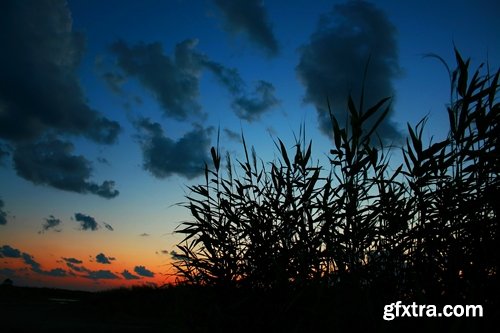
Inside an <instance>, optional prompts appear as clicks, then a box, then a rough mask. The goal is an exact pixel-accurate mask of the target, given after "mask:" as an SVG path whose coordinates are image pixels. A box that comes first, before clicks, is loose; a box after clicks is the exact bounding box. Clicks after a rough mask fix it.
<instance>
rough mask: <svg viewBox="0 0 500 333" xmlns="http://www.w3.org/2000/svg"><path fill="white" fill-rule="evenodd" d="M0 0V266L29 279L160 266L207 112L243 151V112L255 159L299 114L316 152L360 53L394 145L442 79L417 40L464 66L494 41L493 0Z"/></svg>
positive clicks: (209, 133) (433, 118) (98, 283)
mask: <svg viewBox="0 0 500 333" xmlns="http://www.w3.org/2000/svg"><path fill="white" fill-rule="evenodd" d="M0 9H1V10H0V13H1V14H0V16H1V19H0V22H2V23H0V43H2V44H4V46H5V48H4V50H7V51H6V52H3V55H0V72H1V73H2V74H0V158H1V160H0V162H1V166H0V184H2V185H1V187H0V200H1V201H0V249H3V250H2V251H0V279H3V278H7V277H9V278H12V279H13V280H14V281H18V282H19V283H20V284H27V285H50V286H63V287H70V288H87V289H99V288H105V287H109V286H115V285H121V284H125V285H126V284H128V283H135V282H137V281H138V280H140V281H142V282H144V283H148V282H151V283H152V282H154V283H162V281H166V280H168V278H169V275H168V274H169V273H171V269H170V268H169V265H168V263H169V256H168V253H169V252H170V251H171V250H173V249H174V245H175V243H176V242H177V241H178V240H179V238H178V236H175V235H172V232H173V231H174V229H175V227H176V226H177V225H178V224H179V222H181V221H184V220H187V219H189V214H188V212H187V210H185V209H184V208H182V207H179V206H176V205H175V204H176V203H179V202H182V201H183V200H184V195H185V194H186V193H187V185H190V184H195V183H197V182H200V181H202V180H201V179H202V178H201V177H200V175H201V174H202V170H203V163H204V160H207V161H208V159H209V149H210V147H211V146H212V145H215V143H216V137H217V129H218V128H220V131H221V148H222V150H223V151H228V152H229V153H230V154H231V155H232V156H233V157H235V158H238V157H242V147H241V143H240V142H239V140H238V135H240V133H241V130H243V132H244V134H245V138H246V140H247V142H248V143H249V144H251V145H254V146H255V148H256V151H257V153H258V155H259V156H260V157H261V158H262V159H263V160H264V161H266V160H267V161H269V160H272V159H273V157H274V156H275V153H276V151H275V150H274V144H273V138H277V137H279V138H281V139H282V140H283V141H284V142H286V143H287V144H288V146H289V148H291V147H292V146H293V143H294V140H293V134H294V132H295V133H297V132H298V131H299V127H300V125H301V124H302V123H304V124H305V126H306V130H307V136H308V138H310V139H312V140H313V154H314V155H315V156H316V158H318V159H320V160H321V161H322V162H323V163H324V162H325V161H326V158H325V154H326V153H327V152H328V150H329V148H330V139H329V133H328V131H327V128H328V127H327V126H328V123H327V121H326V120H327V118H326V116H327V113H325V110H326V98H327V97H328V98H330V99H331V101H332V103H333V109H334V112H335V113H336V115H337V116H338V117H340V119H343V117H344V114H345V113H344V110H345V103H346V98H347V93H348V92H349V91H351V92H352V94H353V95H354V96H357V95H359V90H360V82H361V80H362V73H363V69H364V65H365V64H366V62H367V59H368V58H370V66H369V68H368V78H367V83H366V91H367V92H368V93H367V99H368V100H369V101H368V102H370V101H372V102H373V101H375V100H377V99H380V98H383V97H386V96H392V97H393V102H392V112H391V114H390V117H389V119H388V121H387V122H385V123H384V124H382V129H381V132H380V134H381V135H382V136H383V137H384V138H385V140H386V142H388V143H393V144H396V145H397V144H398V142H401V140H403V139H404V129H405V128H406V123H407V122H410V123H412V124H416V123H417V122H418V121H419V120H420V119H421V118H422V117H424V116H425V115H428V116H429V122H428V129H427V132H426V135H427V137H428V138H430V136H431V135H435V136H438V137H439V136H444V135H446V122H447V116H446V112H445V109H444V105H445V104H446V103H447V102H448V100H449V80H448V77H447V73H446V70H445V68H444V66H442V64H440V63H439V62H438V61H437V60H435V59H431V58H423V57H422V56H423V55H424V54H427V53H435V54H438V55H440V56H442V57H443V58H444V59H445V60H446V61H447V62H449V63H450V64H451V65H453V63H454V54H453V45H455V46H456V47H457V48H458V49H459V50H460V52H461V53H462V55H463V56H464V57H470V58H471V60H472V64H473V66H474V67H475V66H477V65H479V64H480V63H481V62H484V61H486V60H488V62H489V65H490V66H491V68H492V69H496V68H498V59H500V47H499V44H498V42H497V41H498V40H500V29H498V25H497V24H496V23H495V22H496V15H495V13H498V12H499V9H500V8H499V4H498V3H497V2H496V1H493V0H491V1H487V0H479V1H477V0H476V1H427V0H425V1H377V2H376V3H375V2H365V1H320V0H317V1H302V0H298V1H293V2H290V1H284V0H283V1H282V0H276V1H258V0H248V1H223V0H199V1H183V0H171V1H153V0H146V1H117V0H115V1H97V0H92V1H83V0H73V1H68V2H65V1H62V0H61V1H59V0H58V1H25V2H22V3H21V2H16V1H3V2H2V4H1V5H0ZM1 246H4V247H3V248H2V247H1ZM5 246H8V247H5ZM14 250H17V251H18V252H15V251H14ZM101 254H102V255H103V256H105V258H114V260H109V261H108V262H107V263H103V260H100V259H99V258H101V259H102V258H103V256H101ZM26 258H28V259H26ZM29 258H31V259H29ZM65 258H66V259H68V258H73V259H75V261H74V262H79V265H81V266H79V267H80V269H78V268H76V269H75V266H74V262H73V263H72V261H68V260H66V259H65ZM33 262H36V263H38V265H34V264H33ZM68 263H70V264H71V263H72V265H73V266H71V265H69V264H68ZM82 267H83V268H82ZM144 269H146V270H147V271H146V272H145V271H144ZM134 272H135V273H134ZM148 272H151V273H154V274H153V275H151V274H148ZM140 273H145V274H140ZM130 274H132V275H133V276H135V277H137V278H131V275H130ZM134 274H135V275H134Z"/></svg>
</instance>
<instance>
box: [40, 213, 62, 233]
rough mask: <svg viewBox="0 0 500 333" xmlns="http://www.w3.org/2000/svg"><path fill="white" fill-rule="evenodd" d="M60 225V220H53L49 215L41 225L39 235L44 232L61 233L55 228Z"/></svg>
mask: <svg viewBox="0 0 500 333" xmlns="http://www.w3.org/2000/svg"><path fill="white" fill-rule="evenodd" d="M60 224H61V220H59V219H57V218H55V217H54V216H53V215H50V216H49V217H47V218H46V219H45V222H44V223H43V224H42V230H40V231H39V233H44V232H45V231H49V230H54V231H55V232H61V229H58V228H57V227H58V226H59V225H60Z"/></svg>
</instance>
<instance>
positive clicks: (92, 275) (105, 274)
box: [84, 269, 119, 280]
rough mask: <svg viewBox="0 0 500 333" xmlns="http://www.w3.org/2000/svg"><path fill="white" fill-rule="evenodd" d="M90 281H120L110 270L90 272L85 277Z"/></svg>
mask: <svg viewBox="0 0 500 333" xmlns="http://www.w3.org/2000/svg"><path fill="white" fill-rule="evenodd" d="M84 277H86V278H88V279H92V280H113V279H119V277H118V276H116V275H115V274H114V273H113V272H111V271H109V270H102V269H100V270H98V271H88V274H87V275H86V276H84Z"/></svg>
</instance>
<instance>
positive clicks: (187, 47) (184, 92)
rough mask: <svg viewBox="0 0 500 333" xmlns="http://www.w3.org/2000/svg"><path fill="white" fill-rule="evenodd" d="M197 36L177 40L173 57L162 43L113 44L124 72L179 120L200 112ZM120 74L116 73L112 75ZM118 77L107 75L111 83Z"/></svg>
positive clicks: (114, 51) (112, 48)
mask: <svg viewBox="0 0 500 333" xmlns="http://www.w3.org/2000/svg"><path fill="white" fill-rule="evenodd" d="M196 43H197V42H196V40H186V41H184V42H182V43H179V44H177V46H176V49H175V56H174V58H173V59H172V58H170V57H169V56H168V55H165V54H164V52H163V48H162V46H161V44H160V43H152V44H144V43H141V44H138V45H136V46H133V47H130V46H128V45H127V44H126V43H125V42H123V41H119V42H116V43H114V44H113V45H112V46H111V51H112V52H113V53H114V54H115V55H116V56H117V65H118V66H119V67H120V69H121V70H122V71H123V72H124V73H125V75H128V76H133V77H136V78H137V79H138V80H139V81H140V82H141V83H142V84H143V85H144V87H146V88H147V89H149V90H150V91H151V92H152V93H153V94H154V96H155V97H156V99H157V100H158V102H159V103H160V105H161V106H162V108H163V110H164V112H165V114H166V115H167V116H169V117H172V118H174V119H178V120H186V119H188V118H190V117H191V116H201V115H202V112H201V106H200V105H199V104H198V101H197V98H198V95H199V75H200V70H201V67H200V64H199V62H198V59H194V58H193V57H192V54H193V53H192V52H191V50H192V49H193V48H194V47H195V46H196ZM117 75H120V74H114V76H113V78H114V77H116V76H117ZM114 81H116V80H111V81H110V79H109V78H108V83H110V82H111V83H110V84H112V83H113V82H114Z"/></svg>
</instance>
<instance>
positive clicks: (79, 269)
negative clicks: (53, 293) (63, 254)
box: [66, 261, 90, 273]
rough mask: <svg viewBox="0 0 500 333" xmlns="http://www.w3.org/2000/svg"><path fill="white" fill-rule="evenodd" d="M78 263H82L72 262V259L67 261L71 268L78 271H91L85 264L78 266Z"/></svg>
mask: <svg viewBox="0 0 500 333" xmlns="http://www.w3.org/2000/svg"><path fill="white" fill-rule="evenodd" d="M77 264H81V262H80V263H73V262H70V261H67V262H66V266H68V267H69V268H70V269H71V270H73V271H75V272H78V273H88V272H90V271H89V270H88V269H86V268H85V267H83V266H77Z"/></svg>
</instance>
